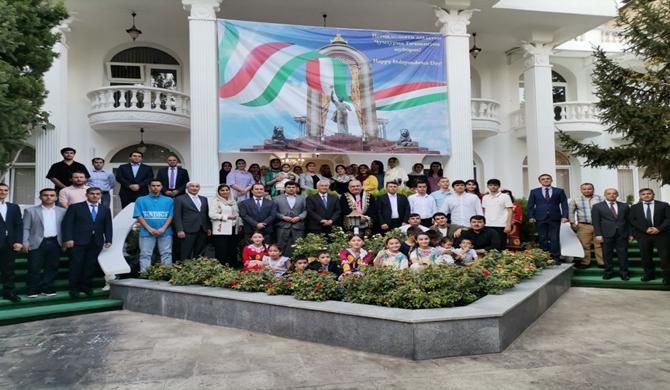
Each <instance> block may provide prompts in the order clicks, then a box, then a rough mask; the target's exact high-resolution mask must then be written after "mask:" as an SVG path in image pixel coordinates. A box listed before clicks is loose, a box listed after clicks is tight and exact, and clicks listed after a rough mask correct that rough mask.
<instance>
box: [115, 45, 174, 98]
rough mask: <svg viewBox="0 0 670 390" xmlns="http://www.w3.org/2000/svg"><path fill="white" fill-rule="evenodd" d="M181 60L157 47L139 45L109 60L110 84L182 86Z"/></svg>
mask: <svg viewBox="0 0 670 390" xmlns="http://www.w3.org/2000/svg"><path fill="white" fill-rule="evenodd" d="M180 70H181V68H180V66H179V61H177V60H176V59H175V58H174V57H172V56H171V55H170V54H168V53H166V52H164V51H162V50H159V49H155V48H153V47H146V46H138V47H131V48H129V49H125V50H122V51H120V52H118V53H116V54H115V55H114V56H113V57H112V58H111V60H110V61H109V62H108V63H107V78H108V80H109V85H136V84H140V85H146V86H149V87H155V88H165V89H172V90H177V89H179V88H181V74H180Z"/></svg>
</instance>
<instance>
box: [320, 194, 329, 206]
mask: <svg viewBox="0 0 670 390" xmlns="http://www.w3.org/2000/svg"><path fill="white" fill-rule="evenodd" d="M321 200H322V201H323V208H324V209H327V208H328V196H327V195H321Z"/></svg>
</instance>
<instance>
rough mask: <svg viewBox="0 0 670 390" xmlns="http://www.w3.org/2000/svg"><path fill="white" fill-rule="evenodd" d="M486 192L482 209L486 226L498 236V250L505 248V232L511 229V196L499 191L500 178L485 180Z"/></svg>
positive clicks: (512, 205) (512, 206)
mask: <svg viewBox="0 0 670 390" xmlns="http://www.w3.org/2000/svg"><path fill="white" fill-rule="evenodd" d="M486 187H487V188H488V189H489V192H488V194H486V195H484V198H482V209H484V217H486V227H488V228H491V229H492V230H494V231H495V232H496V233H498V235H499V236H500V240H499V248H498V250H503V249H505V246H506V245H507V233H509V232H511V231H512V212H513V208H514V204H512V198H510V197H509V195H507V194H503V193H502V192H500V180H498V179H490V180H489V181H487V182H486Z"/></svg>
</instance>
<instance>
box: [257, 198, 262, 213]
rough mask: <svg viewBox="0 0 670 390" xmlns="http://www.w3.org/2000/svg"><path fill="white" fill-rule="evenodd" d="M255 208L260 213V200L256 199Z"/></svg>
mask: <svg viewBox="0 0 670 390" xmlns="http://www.w3.org/2000/svg"><path fill="white" fill-rule="evenodd" d="M256 207H258V210H259V211H260V209H261V200H260V199H256Z"/></svg>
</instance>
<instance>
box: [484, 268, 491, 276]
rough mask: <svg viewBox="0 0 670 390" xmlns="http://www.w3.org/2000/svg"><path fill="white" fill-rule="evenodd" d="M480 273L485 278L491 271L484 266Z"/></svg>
mask: <svg viewBox="0 0 670 390" xmlns="http://www.w3.org/2000/svg"><path fill="white" fill-rule="evenodd" d="M482 275H484V277H485V278H488V277H489V276H491V273H490V272H489V270H487V269H486V268H484V269H483V270H482Z"/></svg>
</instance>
